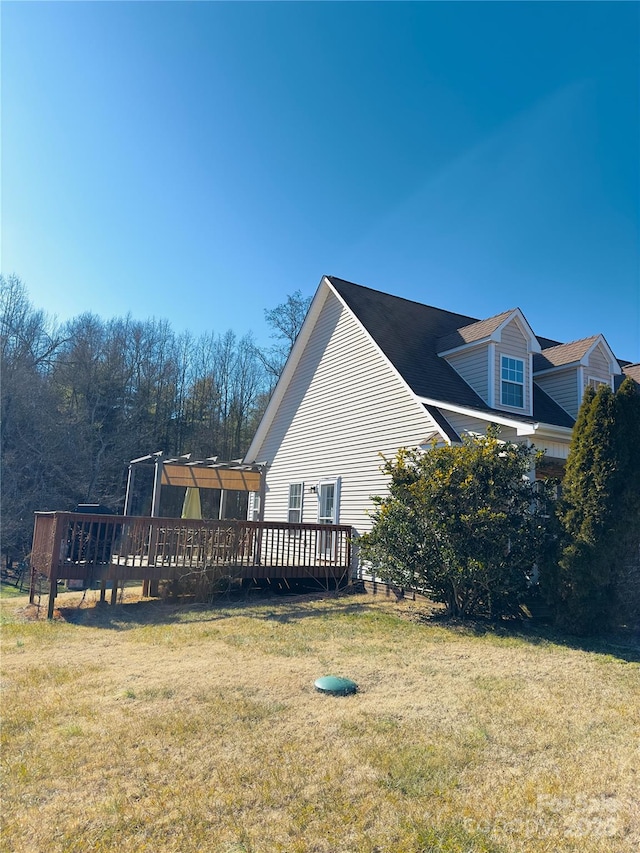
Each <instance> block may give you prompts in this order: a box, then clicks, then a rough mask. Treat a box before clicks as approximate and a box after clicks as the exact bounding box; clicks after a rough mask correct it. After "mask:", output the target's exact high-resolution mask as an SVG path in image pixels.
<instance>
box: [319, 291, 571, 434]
mask: <svg viewBox="0 0 640 853" xmlns="http://www.w3.org/2000/svg"><path fill="white" fill-rule="evenodd" d="M327 279H328V280H329V281H330V282H331V284H332V285H333V287H334V288H335V290H336V291H337V292H338V293H339V295H340V296H341V298H342V299H343V300H344V301H345V303H346V304H347V305H348V307H349V308H350V310H351V311H352V312H353V313H354V314H355V316H356V317H357V318H358V320H359V321H360V322H361V323H362V325H363V326H364V328H365V329H366V330H367V331H368V332H369V334H370V335H371V337H372V338H373V339H374V341H375V342H376V343H377V345H378V346H379V347H380V349H381V350H382V352H383V353H384V354H385V356H386V357H387V358H388V359H389V361H390V362H391V364H392V365H393V366H394V367H395V368H396V370H397V371H398V373H399V374H400V375H401V376H402V378H403V379H404V380H405V382H406V383H407V384H408V385H409V387H410V388H411V389H412V391H413V392H414V393H415V394H417V395H418V396H420V397H427V398H430V399H433V400H441V401H442V402H448V403H452V404H454V405H458V406H465V407H468V408H471V409H477V410H480V411H482V412H495V414H496V415H501V416H502V417H504V416H505V415H506V416H507V417H509V418H511V419H513V420H517V421H522V422H524V423H532V422H534V421H541V422H543V423H547V424H555V425H557V426H566V427H569V428H571V427H573V424H574V420H573V418H572V417H571V416H570V415H568V414H567V412H565V410H564V409H562V408H561V407H560V406H558V405H557V403H555V402H554V401H553V400H552V399H551V397H549V396H548V394H546V393H545V392H544V391H542V389H541V388H538V387H537V386H536V384H535V383H534V389H533V412H534V414H533V417H529V416H526V415H517V414H513V413H511V412H504V411H502V410H500V409H492V408H490V407H489V406H488V405H487V404H486V403H485V402H484V400H483V399H482V398H481V397H480V396H479V395H478V394H476V392H475V391H474V390H473V388H471V387H470V386H469V385H467V383H466V382H465V381H464V379H463V378H462V377H461V376H460V375H459V374H458V373H456V371H455V370H454V369H453V367H452V366H451V365H450V364H449V363H448V362H447V361H446V360H445V359H444V358H441V357H440V356H439V355H438V340H439V339H441V338H444V337H445V336H446V335H449V334H451V333H453V332H456V331H458V330H459V329H461V328H463V327H465V326H469V325H471V324H475V323H478V322H480V321H478V320H477V318H475V317H468V316H466V315H464V314H455V313H453V312H451V311H445V310H444V309H442V308H433V307H431V306H429V305H423V304H422V303H420V302H413V301H411V300H409V299H403V298H401V297H399V296H392V295H391V294H389V293H382V292H381V291H379V290H372V289H371V288H368V287H363V286H362V285H360V284H353V283H352V282H349V281H345V280H344V279H341V278H336V277H335V276H327ZM508 313H510V312H508ZM497 316H501V315H497Z"/></svg>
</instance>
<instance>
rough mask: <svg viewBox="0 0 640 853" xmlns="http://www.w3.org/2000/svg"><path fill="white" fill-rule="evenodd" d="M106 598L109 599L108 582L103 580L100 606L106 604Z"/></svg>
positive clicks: (101, 582)
mask: <svg viewBox="0 0 640 853" xmlns="http://www.w3.org/2000/svg"><path fill="white" fill-rule="evenodd" d="M106 597H107V581H106V580H105V579H104V578H103V579H102V580H101V581H100V604H103V603H104V600H105V598H106Z"/></svg>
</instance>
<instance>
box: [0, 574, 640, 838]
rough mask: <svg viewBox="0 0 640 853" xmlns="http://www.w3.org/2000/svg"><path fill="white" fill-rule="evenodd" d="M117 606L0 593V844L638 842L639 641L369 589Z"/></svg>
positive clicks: (66, 596) (64, 597) (71, 597)
mask: <svg viewBox="0 0 640 853" xmlns="http://www.w3.org/2000/svg"><path fill="white" fill-rule="evenodd" d="M135 593H136V590H130V591H129V598H130V601H129V602H128V603H125V604H124V605H122V606H118V607H115V608H111V607H109V606H102V607H96V606H95V601H94V599H93V597H92V596H93V593H91V594H90V595H89V599H90V600H88V601H87V600H86V601H85V602H84V603H83V607H82V609H77V607H70V608H69V609H67V608H66V607H65V609H64V610H62V611H61V612H60V613H58V618H57V619H56V620H55V621H54V622H52V623H47V622H46V621H45V620H44V619H40V620H39V621H34V620H33V618H32V614H31V613H30V612H29V608H28V606H27V600H26V598H25V597H11V598H10V599H5V600H4V601H3V602H2V604H3V612H4V616H3V627H2V764H3V783H2V784H3V789H2V817H3V826H2V842H1V845H2V847H1V849H2V850H3V851H20V853H28V852H29V851H43V853H44V851H51V852H52V853H54V851H65V853H67V852H68V851H69V852H70V851H75V852H76V853H87V851H105V853H106V851H109V853H111V851H118V853H142V851H145V853H146V851H149V853H151V852H152V851H153V853H163V851H175V853H191V851H194V853H195V851H198V853H201V851H222V852H223V853H232V851H236V853H239V851H256V853H257V851H261V852H262V851H265V853H275V851H285V853H298V851H299V853H306V851H317V853H338V852H339V853H348V851H354V853H360V851H370V852H371V853H373V851H379V853H387V851H389V853H392V851H398V853H401V852H402V853H404V851H407V853H409V851H438V853H500V852H501V851H505V852H506V851H508V853H517V851H527V853H542V851H545V853H552V851H553V853H560V852H561V851H576V853H577V851H579V853H596V851H598V853H624V852H625V851H629V853H631V851H633V853H636V851H637V850H638V849H640V807H639V802H640V754H639V744H640V667H639V664H638V660H640V647H639V646H638V645H637V644H636V645H634V644H633V643H632V642H631V641H626V643H623V642H622V641H620V642H619V644H618V645H615V644H606V643H602V644H600V645H599V646H595V647H592V648H590V649H585V648H578V647H571V646H569V645H564V644H560V643H557V642H553V641H551V640H548V639H542V638H541V637H540V636H537V637H536V636H533V635H532V636H527V635H525V634H520V635H517V634H510V633H507V632H506V631H505V632H499V633H495V632H491V631H487V632H482V631H477V630H476V631H474V630H472V629H461V628H456V627H447V626H446V625H445V624H444V623H440V622H438V621H437V620H436V619H434V618H432V616H431V611H430V608H429V605H428V603H426V602H424V601H423V602H410V601H402V602H396V601H395V599H388V598H386V597H384V596H372V595H344V596H332V595H327V596H324V597H322V596H315V597H314V596H307V597H300V598H293V597H292V598H272V599H258V600H255V601H254V600H250V601H248V602H243V603H236V604H234V603H232V602H229V601H227V602H226V603H222V604H220V605H218V606H215V607H212V608H205V607H197V606H195V607H194V606H192V607H186V606H185V607H178V606H171V605H167V604H163V603H160V602H158V601H145V602H139V601H136V600H135V597H134V596H135ZM78 600H79V597H78V595H77V594H71V593H68V594H62V595H60V597H59V599H58V604H59V605H60V606H61V607H62V606H64V605H65V603H66V602H67V601H69V602H75V604H76V605H77V603H78ZM326 674H337V675H345V676H348V677H350V678H352V679H354V680H355V681H356V682H357V683H358V685H359V692H358V693H357V694H356V695H353V696H348V697H331V696H326V695H322V694H320V693H318V692H316V691H315V690H314V686H313V685H314V680H315V679H316V678H318V677H319V676H321V675H326Z"/></svg>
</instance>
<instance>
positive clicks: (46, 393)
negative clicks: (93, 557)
mask: <svg viewBox="0 0 640 853" xmlns="http://www.w3.org/2000/svg"><path fill="white" fill-rule="evenodd" d="M308 305H309V300H308V299H306V298H304V297H302V295H301V294H300V292H299V291H296V293H294V294H292V295H290V296H288V297H287V299H286V301H285V302H284V303H283V304H282V305H279V306H276V307H275V308H273V309H269V310H265V319H266V321H267V323H268V324H269V326H270V327H271V329H272V338H273V345H272V346H270V347H266V348H260V347H258V346H257V345H256V343H255V341H254V338H253V336H252V335H251V334H247V335H243V336H238V335H236V333H235V332H233V331H232V330H229V331H226V332H224V333H221V334H216V333H214V332H213V331H212V332H206V333H204V334H202V335H200V336H194V335H192V334H190V333H189V332H184V333H181V334H176V333H175V331H174V330H173V329H172V327H171V325H170V323H169V322H168V321H167V320H158V319H147V320H134V319H132V318H131V317H130V316H126V317H116V318H112V319H106V320H105V319H102V318H100V317H98V316H96V315H95V314H91V313H84V314H81V315H79V316H78V317H75V318H73V319H71V320H69V321H68V322H66V323H64V324H62V325H58V324H56V323H55V322H54V321H53V320H52V319H51V318H50V317H48V316H47V315H46V314H45V312H43V311H42V310H39V309H38V308H36V307H35V306H34V305H33V304H32V303H31V301H30V299H29V296H28V292H27V288H26V287H25V285H24V283H23V282H22V281H21V279H20V278H19V277H18V276H16V275H10V276H6V277H5V276H0V346H1V351H0V357H1V363H0V370H1V377H0V379H1V389H0V397H1V400H0V403H1V416H2V436H1V438H2V448H1V450H2V481H1V500H2V553H3V556H4V558H5V559H6V560H12V559H13V560H19V559H21V558H22V557H23V556H24V555H25V554H27V553H28V551H29V550H30V544H31V536H32V532H33V513H34V511H36V510H43V511H46V510H54V509H55V510H65V509H66V510H68V509H73V508H74V506H76V505H77V504H80V503H101V504H105V505H108V506H109V507H111V508H113V509H117V510H121V509H122V506H123V503H124V495H125V489H126V476H127V467H128V463H129V461H130V460H131V459H134V458H137V457H140V456H144V455H146V454H147V453H151V452H155V451H157V450H162V451H164V452H165V453H168V454H176V455H177V454H182V453H186V452H191V453H193V454H194V457H195V458H207V457H210V456H218V457H219V458H220V459H224V460H229V459H236V458H240V457H242V456H243V454H244V453H245V451H246V449H247V447H248V445H249V442H250V440H251V438H252V436H253V434H254V432H255V429H256V427H257V424H258V422H259V420H260V418H261V416H262V414H263V412H264V409H265V406H266V404H267V402H268V400H269V396H270V393H271V391H272V390H273V387H274V385H275V382H276V381H277V378H278V375H279V372H280V371H281V369H282V367H283V365H284V362H285V361H286V358H287V356H288V353H289V351H290V348H291V346H292V345H293V342H294V340H295V337H296V335H297V333H298V331H299V329H300V326H301V325H302V321H303V319H304V316H305V314H306V310H307V308H308Z"/></svg>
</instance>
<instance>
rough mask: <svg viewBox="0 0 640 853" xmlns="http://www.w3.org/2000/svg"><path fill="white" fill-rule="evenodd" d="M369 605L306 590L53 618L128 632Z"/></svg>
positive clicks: (96, 608)
mask: <svg viewBox="0 0 640 853" xmlns="http://www.w3.org/2000/svg"><path fill="white" fill-rule="evenodd" d="M316 601H317V602H325V605H326V606H324V607H313V608H309V607H307V606H306V605H307V604H308V603H309V602H316ZM374 609H376V608H375V603H374V602H372V603H371V605H368V604H366V603H362V602H361V601H358V602H355V601H354V600H353V595H352V593H350V592H347V591H338V592H335V591H326V590H319V591H317V592H312V593H309V592H306V593H299V594H286V595H282V594H281V595H278V594H274V593H272V592H252V593H251V595H250V596H246V595H240V594H239V595H237V596H233V595H222V596H221V597H220V598H219V599H218V600H217V601H215V602H214V603H210V604H209V603H205V604H199V603H195V602H192V601H186V602H185V601H176V600H172V599H167V600H163V599H146V600H143V601H131V602H127V601H125V602H123V603H119V604H117V605H116V606H115V607H114V606H112V605H110V604H107V603H104V602H103V603H100V602H96V603H95V605H89V606H78V604H77V603H75V604H73V605H69V606H62V605H61V606H58V607H56V615H57V616H58V618H60V619H62V620H63V621H65V622H68V623H71V624H74V625H84V626H87V627H93V628H107V629H112V630H116V631H126V630H129V629H132V628H138V627H142V626H144V625H181V624H193V623H206V622H217V621H220V620H223V619H229V618H235V617H237V616H242V615H246V616H248V617H250V618H251V619H262V620H265V621H274V622H281V623H286V622H297V621H299V620H301V619H305V618H308V617H315V618H322V617H323V616H329V615H335V614H336V613H342V614H353V613H362V612H365V611H368V610H374Z"/></svg>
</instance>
